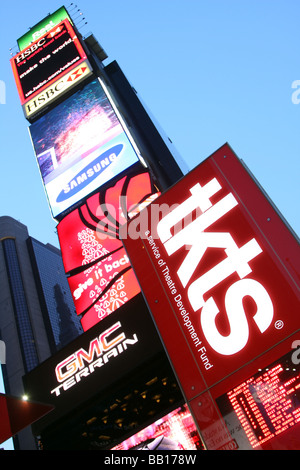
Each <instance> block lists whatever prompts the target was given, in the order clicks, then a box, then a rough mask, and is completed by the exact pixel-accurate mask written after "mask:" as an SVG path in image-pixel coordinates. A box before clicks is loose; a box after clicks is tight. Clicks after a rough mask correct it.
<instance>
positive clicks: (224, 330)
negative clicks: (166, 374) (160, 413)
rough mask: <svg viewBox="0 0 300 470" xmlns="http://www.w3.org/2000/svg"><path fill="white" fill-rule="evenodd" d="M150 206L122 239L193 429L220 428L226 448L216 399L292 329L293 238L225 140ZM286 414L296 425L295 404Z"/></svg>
mask: <svg viewBox="0 0 300 470" xmlns="http://www.w3.org/2000/svg"><path fill="white" fill-rule="evenodd" d="M154 205H157V206H158V208H159V209H157V208H156V209H155V210H154V211H153V204H152V205H150V206H148V207H147V208H145V209H144V211H142V212H141V214H140V215H139V216H137V217H136V218H135V219H133V220H132V221H130V222H129V223H128V227H127V231H124V232H122V233H121V235H122V238H123V242H124V245H125V248H126V250H127V253H128V256H129V258H130V261H131V263H132V265H133V267H134V269H135V272H136V275H137V278H138V280H139V282H140V285H141V288H142V291H143V292H144V295H145V297H146V299H147V302H148V304H149V306H150V310H151V312H152V315H153V317H154V320H155V322H156V325H157V327H158V329H159V331H160V334H161V337H162V339H163V341H164V344H165V347H166V350H167V352H168V354H169V357H170V360H171V362H172V364H173V366H174V368H175V370H176V372H177V376H178V378H179V381H180V383H181V386H182V388H183V390H184V393H185V396H186V399H187V401H188V403H189V405H190V407H191V409H192V410H193V412H194V415H195V416H196V417H198V418H197V420H198V425H199V428H200V431H201V432H202V434H203V432H204V434H205V430H206V431H207V435H208V434H209V432H210V431H212V432H214V433H216V432H217V429H219V430H220V434H222V438H220V440H219V447H221V446H222V445H224V446H226V445H227V444H228V445H232V443H231V439H230V433H231V431H230V430H228V429H227V428H226V426H225V422H224V421H222V420H221V419H220V416H219V414H220V411H219V409H218V407H217V405H216V402H215V399H216V398H217V397H218V396H220V395H223V394H224V393H227V392H228V391H229V390H230V389H232V388H233V387H234V386H235V385H236V386H239V385H240V383H241V382H243V381H244V380H246V379H247V378H248V377H250V376H251V374H254V373H257V371H258V369H259V368H263V367H267V366H268V365H269V364H270V363H271V362H274V360H277V359H278V358H280V357H281V356H282V355H284V354H285V353H286V352H287V351H288V350H289V349H288V348H291V344H292V341H293V339H294V340H296V339H297V334H298V335H299V334H300V329H299V300H300V289H299V287H300V286H299V278H297V274H296V273H297V272H299V270H300V249H299V244H298V242H297V240H296V239H295V237H294V236H293V235H292V234H291V232H290V231H289V230H288V228H287V227H286V226H285V225H284V223H283V222H282V220H281V218H280V217H279V215H278V213H277V212H276V210H275V209H274V208H273V206H272V205H271V204H270V203H269V201H268V200H267V198H266V197H265V195H264V194H263V193H262V191H261V190H260V189H259V188H258V186H257V185H256V183H255V182H254V180H253V179H252V177H251V176H250V175H249V173H248V172H247V171H246V170H245V168H244V166H243V165H242V164H241V162H240V161H239V160H238V158H237V157H236V156H235V155H234V153H233V152H232V150H231V149H230V147H229V146H228V145H225V146H224V147H222V148H221V149H219V150H218V151H217V152H216V153H215V154H213V155H212V156H211V157H210V158H208V159H207V160H206V161H204V162H203V163H202V164H201V165H199V166H198V167H197V168H196V169H195V170H193V171H191V172H190V173H189V174H188V175H187V176H186V177H184V178H183V179H182V180H181V181H180V182H179V183H177V184H176V185H175V186H173V187H172V188H171V189H170V190H168V191H167V192H166V193H164V194H163V195H162V196H160V198H158V199H157V201H156V202H155V203H154ZM159 213H160V217H157V214H159ZM153 214H154V215H153ZM134 233H135V234H136V233H139V240H138V241H137V240H136V237H135V239H134V240H133V239H132V237H131V234H134ZM287 344H288V346H287ZM291 354H292V353H291ZM279 362H280V361H279ZM299 362H300V361H299ZM280 364H281V362H280ZM295 367H296V366H295ZM297 367H298V374H299V372H300V371H299V365H298V366H297ZM267 370H268V369H267ZM294 370H296V369H294ZM276 371H277V377H278V370H277V369H276ZM293 374H294V376H295V377H294V378H293V379H292V380H293V381H296V383H298V379H297V372H293ZM295 374H296V375H295ZM299 376H300V375H299ZM271 379H272V377H271V378H270V377H269V376H268V377H267V378H266V381H267V382H266V386H270V383H271ZM278 380H279V379H278ZM286 380H287V379H286ZM259 381H260V382H259ZM258 382H259V383H260V385H261V387H264V381H263V379H261V378H260V379H259V380H258ZM250 388H251V387H250ZM277 388H278V387H277ZM274 390H275V389H274ZM297 390H298V389H297ZM294 392H295V393H294V395H295V399H297V396H298V395H299V391H296V390H294ZM274 393H275V392H274ZM290 393H291V392H290ZM297 394H298V395H297ZM298 398H299V397H298ZM266 400H268V398H266ZM204 403H206V404H207V407H206V408H207V409H206V411H205V410H204V407H202V406H203V405H204ZM281 408H282V407H281ZM208 410H210V414H211V419H207V421H206V424H205V420H204V417H205V413H206V412H207V411H208ZM281 411H282V412H283V410H281ZM278 413H279V411H278ZM290 413H294V415H295V417H294V420H293V425H295V428H294V432H297V431H296V425H297V424H298V423H300V408H299V406H294V408H293V406H292V405H291V411H290ZM296 415H297V416H296ZM206 418H208V417H207V416H206ZM248 419H250V420H251V417H250V418H249V417H248ZM246 421H247V420H246ZM283 421H286V419H285V420H283ZM236 422H237V423H238V418H237V419H236ZM290 422H291V421H290ZM299 426H300V424H299V425H298V426H297V430H298V427H299ZM208 428H209V429H210V431H208ZM283 430H285V427H280V430H279V431H278V433H277V434H276V436H277V435H279V434H280V432H281V431H283ZM224 436H225V437H224ZM226 436H227V437H226ZM274 436H275V434H274ZM230 443H231V444H230ZM210 445H211V448H217V447H216V442H214V443H212V442H210Z"/></svg>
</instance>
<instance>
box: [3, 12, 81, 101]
mask: <svg viewBox="0 0 300 470" xmlns="http://www.w3.org/2000/svg"><path fill="white" fill-rule="evenodd" d="M86 58H87V57H86V53H85V51H84V49H83V47H82V45H81V43H80V41H79V39H78V37H77V36H76V33H75V31H74V29H73V28H72V26H71V24H70V22H69V21H68V20H67V19H65V20H64V21H62V22H61V23H59V24H58V25H56V26H55V27H54V28H53V29H51V30H50V31H48V32H47V33H46V34H45V35H44V36H42V37H40V38H39V39H38V40H37V41H35V42H33V43H32V44H30V46H29V47H28V48H27V49H24V50H22V51H20V52H19V53H18V54H17V55H15V56H14V57H13V58H12V59H11V65H12V69H13V73H14V77H15V81H16V84H17V88H18V92H19V96H20V100H21V104H22V105H23V104H24V103H26V102H27V101H28V100H30V99H32V98H33V97H34V96H35V95H37V94H38V93H40V92H41V91H42V90H44V89H45V88H46V87H48V86H49V85H51V84H52V83H53V82H55V81H56V80H57V79H58V78H59V77H61V76H62V75H63V74H64V73H66V72H68V71H69V70H70V69H71V68H73V67H74V66H76V65H78V64H79V63H80V62H81V61H83V60H85V59H86Z"/></svg>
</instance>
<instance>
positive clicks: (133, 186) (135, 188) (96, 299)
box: [58, 171, 157, 331]
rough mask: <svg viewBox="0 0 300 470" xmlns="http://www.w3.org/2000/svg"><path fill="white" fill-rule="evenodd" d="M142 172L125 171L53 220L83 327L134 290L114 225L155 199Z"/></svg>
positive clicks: (130, 295) (91, 323)
mask: <svg viewBox="0 0 300 470" xmlns="http://www.w3.org/2000/svg"><path fill="white" fill-rule="evenodd" d="M155 191H156V189H155V187H154V186H153V185H152V183H151V180H150V176H149V174H148V172H145V171H140V172H139V173H138V172H135V173H133V174H131V175H127V176H125V177H123V178H122V179H120V180H119V181H117V182H116V183H115V184H114V185H113V186H110V187H108V188H107V189H106V190H103V191H101V192H100V193H97V194H95V195H94V196H91V197H90V198H88V199H87V200H86V203H85V204H83V205H82V206H80V207H79V208H78V209H76V210H74V211H72V212H71V213H70V214H68V215H67V216H66V217H64V219H63V220H62V221H61V222H60V223H59V224H58V236H59V241H60V246H61V250H62V257H63V263H64V268H65V271H66V273H67V275H68V282H69V286H70V290H71V293H72V296H73V300H74V304H75V308H76V312H77V314H78V315H80V316H81V317H82V318H81V323H82V327H83V329H84V331H86V330H87V329H89V328H91V327H92V326H94V325H95V324H96V323H98V322H99V321H100V320H102V319H103V318H105V317H106V316H108V315H109V314H110V313H112V312H113V311H115V310H116V309H118V308H119V307H120V306H121V305H123V304H124V303H126V302H127V301H128V300H130V299H132V298H133V297H134V296H136V295H137V294H138V293H139V292H140V287H139V284H138V282H137V279H136V277H135V274H134V272H133V270H132V267H131V264H130V262H129V259H128V256H127V254H126V252H125V249H124V247H123V243H122V241H121V240H120V237H119V231H120V226H122V225H124V224H125V223H126V221H127V220H128V219H129V218H130V217H132V216H133V215H135V214H136V213H137V212H139V211H140V210H141V209H142V208H143V207H144V206H145V205H147V204H149V203H150V202H151V201H152V200H153V199H154V198H155V197H157V193H156V192H155Z"/></svg>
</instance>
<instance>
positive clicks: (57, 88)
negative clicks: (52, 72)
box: [23, 60, 93, 122]
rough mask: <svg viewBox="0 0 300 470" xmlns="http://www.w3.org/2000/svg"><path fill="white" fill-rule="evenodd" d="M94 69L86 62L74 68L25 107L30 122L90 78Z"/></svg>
mask: <svg viewBox="0 0 300 470" xmlns="http://www.w3.org/2000/svg"><path fill="white" fill-rule="evenodd" d="M92 73H93V69H92V67H91V65H90V63H89V62H88V60H84V61H83V62H81V64H80V65H78V66H76V67H74V68H73V69H72V70H70V71H69V72H68V73H66V74H64V75H63V76H62V77H61V78H60V79H59V80H57V81H56V82H54V83H53V84H52V85H50V86H49V87H47V88H46V89H45V90H43V91H42V92H41V93H39V94H38V95H36V96H35V97H34V98H32V99H31V100H29V101H27V102H26V103H25V104H24V105H23V112H24V114H25V117H26V119H28V121H30V122H31V121H32V120H33V118H36V117H37V115H39V114H40V113H41V112H42V111H43V112H44V111H45V110H46V108H48V107H49V106H50V105H52V104H53V103H54V102H55V101H56V100H58V99H59V98H61V97H62V95H64V94H65V93H66V92H69V91H70V90H71V89H72V88H74V87H75V86H77V85H78V84H80V83H82V81H83V80H85V79H87V78H89V77H90V76H91V75H92Z"/></svg>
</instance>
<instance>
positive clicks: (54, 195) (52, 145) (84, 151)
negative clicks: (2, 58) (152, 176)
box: [29, 79, 139, 218]
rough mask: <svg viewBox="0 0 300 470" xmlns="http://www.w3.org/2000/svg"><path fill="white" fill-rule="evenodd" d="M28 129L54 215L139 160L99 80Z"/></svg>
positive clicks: (60, 212) (76, 93) (59, 105)
mask: <svg viewBox="0 0 300 470" xmlns="http://www.w3.org/2000/svg"><path fill="white" fill-rule="evenodd" d="M29 131H30V135H31V139H32V143H33V147H34V151H35V154H36V158H37V161H38V165H39V168H40V172H41V176H42V179H43V182H44V186H45V191H46V193H47V197H48V201H49V205H50V208H51V211H52V214H53V217H54V218H55V217H57V216H59V215H60V214H62V213H63V212H64V211H66V210H68V209H69V208H70V207H71V206H73V205H74V204H76V203H78V202H80V201H81V200H83V199H84V198H85V197H86V196H88V195H89V194H91V193H92V192H94V191H95V190H97V189H98V188H99V187H100V186H102V185H103V184H104V183H107V182H108V181H110V180H111V179H112V178H114V177H116V176H118V175H119V174H120V173H122V172H123V171H125V170H127V169H128V168H129V167H131V166H132V165H134V164H135V163H137V162H138V161H139V158H138V156H137V153H136V151H135V149H134V148H133V146H132V144H131V142H130V140H129V138H128V136H127V134H126V133H125V131H124V128H123V126H122V125H121V122H120V119H119V118H118V116H117V114H116V112H115V110H114V108H113V106H112V104H111V103H110V101H109V99H108V96H107V94H106V92H105V91H104V89H103V87H102V86H101V83H100V81H99V79H96V80H94V81H92V82H91V83H89V84H87V85H86V86H85V87H84V88H83V89H80V90H79V91H77V92H75V93H74V94H73V95H72V96H70V97H69V98H67V99H65V100H64V101H63V102H62V103H60V104H58V105H57V106H56V107H55V108H54V109H52V110H50V111H49V112H48V113H47V114H46V115H44V116H42V117H41V118H39V119H38V120H37V121H36V122H35V123H33V124H32V125H31V126H30V128H29Z"/></svg>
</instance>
